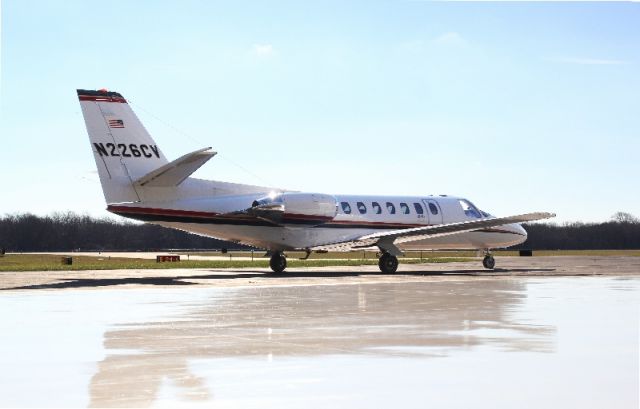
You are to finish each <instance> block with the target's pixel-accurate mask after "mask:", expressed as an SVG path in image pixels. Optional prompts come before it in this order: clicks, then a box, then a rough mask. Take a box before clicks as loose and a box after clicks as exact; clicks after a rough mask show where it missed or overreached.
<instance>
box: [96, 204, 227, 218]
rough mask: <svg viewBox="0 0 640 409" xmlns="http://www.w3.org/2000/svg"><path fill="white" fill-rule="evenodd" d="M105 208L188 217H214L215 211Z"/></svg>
mask: <svg viewBox="0 0 640 409" xmlns="http://www.w3.org/2000/svg"><path fill="white" fill-rule="evenodd" d="M107 210H108V211H110V212H114V213H133V214H155V215H159V216H189V217H215V216H218V213H215V212H198V211H194V210H174V209H160V208H154V207H131V206H111V205H109V206H107Z"/></svg>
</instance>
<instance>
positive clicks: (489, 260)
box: [482, 251, 496, 270]
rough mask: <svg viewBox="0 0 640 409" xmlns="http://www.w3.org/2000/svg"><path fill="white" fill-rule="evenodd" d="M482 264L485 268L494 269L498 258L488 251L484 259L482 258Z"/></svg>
mask: <svg viewBox="0 0 640 409" xmlns="http://www.w3.org/2000/svg"><path fill="white" fill-rule="evenodd" d="M482 265H483V266H484V268H487V269H489V270H493V268H494V267H495V266H496V259H495V258H493V256H492V255H491V253H489V252H488V251H487V252H486V253H485V256H484V259H483V260H482Z"/></svg>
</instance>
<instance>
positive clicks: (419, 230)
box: [311, 212, 555, 255]
mask: <svg viewBox="0 0 640 409" xmlns="http://www.w3.org/2000/svg"><path fill="white" fill-rule="evenodd" d="M554 216H555V214H554V213H546V212H536V213H527V214H521V215H516V216H507V217H495V218H486V219H478V220H471V221H467V222H457V223H448V224H438V225H434V226H424V227H412V228H408V229H401V230H391V231H383V232H379V233H373V234H368V235H365V236H361V237H358V238H357V239H355V240H350V241H344V242H339V243H332V244H327V245H323V246H317V247H312V248H311V250H321V251H349V250H355V249H362V248H367V247H372V246H378V247H380V248H381V249H383V250H385V251H388V252H390V253H391V254H393V255H399V254H401V253H400V250H399V249H398V248H397V247H396V244H399V243H406V242H410V241H418V240H423V239H427V238H433V237H442V236H449V235H453V234H460V233H466V232H470V231H475V230H482V229H487V228H490V227H496V226H502V225H505V224H511V223H522V222H530V221H534V220H542V219H548V218H550V217H554Z"/></svg>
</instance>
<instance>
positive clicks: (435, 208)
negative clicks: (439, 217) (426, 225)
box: [429, 203, 438, 215]
mask: <svg viewBox="0 0 640 409" xmlns="http://www.w3.org/2000/svg"><path fill="white" fill-rule="evenodd" d="M429 210H431V214H433V215H436V214H438V206H436V205H435V204H433V203H429Z"/></svg>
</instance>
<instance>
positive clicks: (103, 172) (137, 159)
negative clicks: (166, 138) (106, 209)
mask: <svg viewBox="0 0 640 409" xmlns="http://www.w3.org/2000/svg"><path fill="white" fill-rule="evenodd" d="M78 98H79V99H80V106H81V107H82V114H83V115H84V121H85V123H86V126H87V132H88V133H89V139H90V141H91V149H92V150H93V156H94V158H95V160H96V166H97V167H98V174H99V175H100V183H102V191H103V192H104V197H105V200H106V201H107V203H108V204H109V203H122V202H136V201H140V200H141V195H140V194H139V193H138V192H137V191H136V186H135V185H134V183H133V182H134V181H136V180H138V179H139V178H141V177H142V176H144V175H146V174H148V173H149V172H151V171H153V170H155V169H158V168H159V167H161V166H163V165H166V164H167V163H168V162H167V159H166V158H165V156H164V155H163V154H162V151H161V150H160V148H159V147H158V145H156V143H155V141H154V140H153V139H152V138H151V136H150V135H149V133H148V132H147V130H146V129H145V128H144V126H143V125H142V123H141V122H140V120H139V119H138V117H137V116H136V114H135V113H134V112H133V110H132V109H131V107H130V106H129V104H128V103H127V101H126V100H125V99H124V97H123V96H122V95H121V94H119V93H117V92H108V91H106V90H99V91H90V90H83V89H79V90H78ZM138 189H139V187H138Z"/></svg>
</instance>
